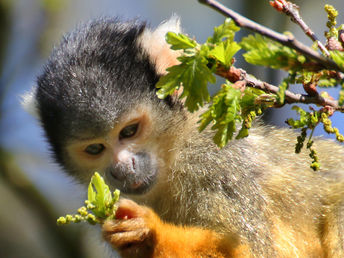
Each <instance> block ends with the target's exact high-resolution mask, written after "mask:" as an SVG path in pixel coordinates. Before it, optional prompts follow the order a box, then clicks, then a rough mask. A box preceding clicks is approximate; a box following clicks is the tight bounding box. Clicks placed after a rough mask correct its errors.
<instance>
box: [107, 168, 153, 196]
mask: <svg viewBox="0 0 344 258" xmlns="http://www.w3.org/2000/svg"><path fill="white" fill-rule="evenodd" d="M122 175H123V174H122ZM155 175H156V173H154V172H153V173H151V174H150V175H147V174H146V175H144V176H142V175H141V176H140V175H136V176H133V175H132V174H131V175H126V176H121V173H118V171H117V170H116V169H107V171H106V172H105V176H106V180H107V181H108V182H109V183H110V185H111V186H112V187H114V188H117V189H119V190H120V191H121V192H122V193H125V194H144V193H146V192H148V191H149V190H150V189H151V188H152V186H153V185H154V182H155V178H156V176H155Z"/></svg>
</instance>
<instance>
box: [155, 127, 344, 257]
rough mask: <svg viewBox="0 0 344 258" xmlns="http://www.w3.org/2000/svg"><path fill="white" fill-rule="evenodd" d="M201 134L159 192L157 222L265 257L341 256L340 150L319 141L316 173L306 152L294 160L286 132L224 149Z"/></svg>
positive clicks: (343, 169)
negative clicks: (211, 233)
mask: <svg viewBox="0 0 344 258" xmlns="http://www.w3.org/2000/svg"><path fill="white" fill-rule="evenodd" d="M202 134H203V135H199V134H198V133H196V132H193V133H190V135H189V138H188V139H185V144H184V145H183V147H182V148H181V149H180V150H179V151H178V152H177V155H178V157H177V158H176V160H177V162H176V163H175V164H173V166H172V171H171V173H170V174H169V175H168V176H167V177H166V185H163V186H162V187H164V192H166V195H165V196H164V198H156V199H155V201H154V203H152V204H151V205H152V206H153V207H154V208H155V209H156V210H157V211H158V213H159V214H160V215H161V216H162V218H164V219H166V220H168V221H172V222H174V223H177V224H186V225H197V226H204V227H207V228H209V227H210V228H214V229H216V230H218V231H220V232H223V233H225V234H228V235H231V236H230V237H231V238H233V239H235V238H236V236H237V235H239V236H240V237H239V238H240V240H239V241H241V242H247V243H249V245H250V246H251V247H252V250H253V252H254V253H257V254H262V255H263V256H270V255H276V254H278V255H286V256H288V255H287V254H289V255H290V253H294V254H295V255H301V256H302V255H305V254H307V255H310V254H314V255H315V256H317V257H318V255H319V254H321V253H324V254H325V253H326V252H327V250H333V255H334V256H336V255H338V254H343V244H342V243H343V232H344V231H343V226H342V225H343V221H344V220H343V218H344V208H343V207H344V206H343V204H342V202H343V201H342V200H343V196H344V195H343V189H344V183H343V178H344V163H343V162H342V161H343V160H344V148H343V147H342V146H340V145H338V144H336V143H334V142H332V141H329V140H321V139H317V140H316V143H315V148H316V150H317V151H318V156H319V159H320V162H321V169H320V171H316V172H315V171H313V170H312V169H311V168H310V167H309V166H310V163H311V159H310V158H309V156H308V150H304V151H302V153H300V154H295V143H296V136H297V135H296V134H295V133H294V132H292V131H291V130H288V129H280V128H278V129H277V128H274V127H270V126H261V125H258V126H256V127H254V128H252V130H251V132H250V136H249V137H247V138H245V139H241V140H233V141H231V142H230V143H229V144H228V146H226V147H225V148H224V149H222V150H220V149H218V148H217V147H216V146H215V145H214V143H213V142H212V135H213V132H210V131H206V132H204V133H202ZM195 150H196V151H195ZM185 164H187V166H181V165H185ZM171 207H178V208H176V209H175V210H171ZM209 214H212V215H211V216H209ZM340 241H342V242H341V243H340ZM274 249H276V250H277V251H276V250H274ZM291 250H292V252H291ZM284 252H285V253H284Z"/></svg>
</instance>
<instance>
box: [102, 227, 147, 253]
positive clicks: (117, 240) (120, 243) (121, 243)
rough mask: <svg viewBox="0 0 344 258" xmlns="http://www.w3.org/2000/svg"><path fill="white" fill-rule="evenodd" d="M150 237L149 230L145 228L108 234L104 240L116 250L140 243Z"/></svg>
mask: <svg viewBox="0 0 344 258" xmlns="http://www.w3.org/2000/svg"><path fill="white" fill-rule="evenodd" d="M150 237H151V233H150V230H149V229H147V228H145V229H140V230H137V231H130V232H120V233H114V234H109V235H108V236H107V237H106V238H105V239H106V240H107V241H109V242H110V244H111V245H112V246H114V247H116V248H127V247H128V246H129V245H134V244H138V243H142V242H144V241H146V240H147V239H149V238H150Z"/></svg>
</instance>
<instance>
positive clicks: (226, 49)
mask: <svg viewBox="0 0 344 258" xmlns="http://www.w3.org/2000/svg"><path fill="white" fill-rule="evenodd" d="M240 49H241V47H240V46H239V45H238V44H237V43H236V42H231V41H229V40H226V41H222V42H221V43H219V44H218V45H216V46H215V47H214V48H213V49H212V50H211V51H209V56H210V57H212V58H214V59H216V60H218V61H220V62H221V63H222V64H223V65H224V66H225V67H229V66H230V65H231V64H232V58H233V56H234V55H235V54H236V52H238V51H239V50H240Z"/></svg>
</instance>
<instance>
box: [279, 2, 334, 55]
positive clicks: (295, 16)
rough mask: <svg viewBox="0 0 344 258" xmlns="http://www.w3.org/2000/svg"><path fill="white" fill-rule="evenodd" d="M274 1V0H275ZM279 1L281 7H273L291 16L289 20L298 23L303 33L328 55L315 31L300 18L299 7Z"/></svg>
mask: <svg viewBox="0 0 344 258" xmlns="http://www.w3.org/2000/svg"><path fill="white" fill-rule="evenodd" d="M275 2H276V1H275ZM279 3H280V4H281V5H282V8H281V9H280V8H278V9H277V8H275V9H277V10H278V11H281V12H283V13H285V14H286V15H288V16H290V17H291V20H292V21H293V22H294V23H296V24H297V25H299V26H300V27H301V29H302V30H303V31H304V32H305V34H306V35H307V36H308V37H309V38H310V39H311V40H312V41H314V42H316V43H317V44H318V47H319V49H320V50H321V51H322V52H323V53H324V54H325V55H326V56H330V53H329V52H328V50H327V49H326V47H325V46H324V45H323V44H322V43H321V41H320V40H319V39H318V37H317V36H316V35H315V33H314V32H313V31H312V30H311V28H310V27H309V26H308V25H307V24H306V22H305V21H304V20H303V19H302V18H301V15H300V12H299V7H298V6H297V5H296V4H294V3H291V2H289V1H285V0H279Z"/></svg>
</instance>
